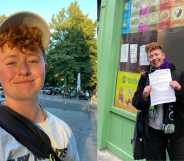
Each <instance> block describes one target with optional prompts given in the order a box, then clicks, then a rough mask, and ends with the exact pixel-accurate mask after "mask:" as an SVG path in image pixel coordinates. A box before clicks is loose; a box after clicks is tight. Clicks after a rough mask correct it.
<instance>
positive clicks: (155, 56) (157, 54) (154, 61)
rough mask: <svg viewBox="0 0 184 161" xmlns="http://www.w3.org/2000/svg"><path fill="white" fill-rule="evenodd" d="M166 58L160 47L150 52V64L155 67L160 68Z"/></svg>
mask: <svg viewBox="0 0 184 161" xmlns="http://www.w3.org/2000/svg"><path fill="white" fill-rule="evenodd" d="M164 59H165V54H164V53H163V52H162V50H160V49H156V50H153V51H151V52H149V53H148V60H149V62H150V65H152V66H153V67H155V68H159V67H160V66H161V65H162V64H163V62H164Z"/></svg>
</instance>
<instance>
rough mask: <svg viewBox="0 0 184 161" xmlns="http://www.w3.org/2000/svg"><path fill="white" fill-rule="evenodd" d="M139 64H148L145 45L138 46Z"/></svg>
mask: <svg viewBox="0 0 184 161" xmlns="http://www.w3.org/2000/svg"><path fill="white" fill-rule="evenodd" d="M139 65H140V66H141V65H149V62H148V58H147V54H146V51H145V45H142V46H140V57H139Z"/></svg>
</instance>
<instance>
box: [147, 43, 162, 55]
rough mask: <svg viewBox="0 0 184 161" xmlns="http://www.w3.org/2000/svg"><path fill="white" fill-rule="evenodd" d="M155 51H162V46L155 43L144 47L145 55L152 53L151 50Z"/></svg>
mask: <svg viewBox="0 0 184 161" xmlns="http://www.w3.org/2000/svg"><path fill="white" fill-rule="evenodd" d="M156 49H160V50H162V49H163V48H162V46H161V45H160V44H159V43H157V42H152V43H149V44H147V45H146V47H145V51H146V53H147V54H148V53H150V52H152V51H153V50H156Z"/></svg>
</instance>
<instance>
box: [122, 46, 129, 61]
mask: <svg viewBox="0 0 184 161" xmlns="http://www.w3.org/2000/svg"><path fill="white" fill-rule="evenodd" d="M128 48H129V44H122V45H121V56H120V62H125V63H126V62H128Z"/></svg>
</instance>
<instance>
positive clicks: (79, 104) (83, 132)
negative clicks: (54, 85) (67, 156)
mask: <svg viewBox="0 0 184 161" xmlns="http://www.w3.org/2000/svg"><path fill="white" fill-rule="evenodd" d="M40 104H41V105H42V106H43V107H44V108H46V109H47V110H48V111H49V112H51V113H53V114H55V115H56V116H58V117H59V118H61V119H62V120H64V121H65V122H67V123H68V124H69V126H70V127H71V129H72V131H73V133H74V135H75V137H76V140H77V147H78V151H79V157H80V161H96V160H97V147H96V108H95V107H94V106H91V105H90V104H89V102H88V101H79V100H76V99H63V98H61V97H60V96H48V95H40Z"/></svg>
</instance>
